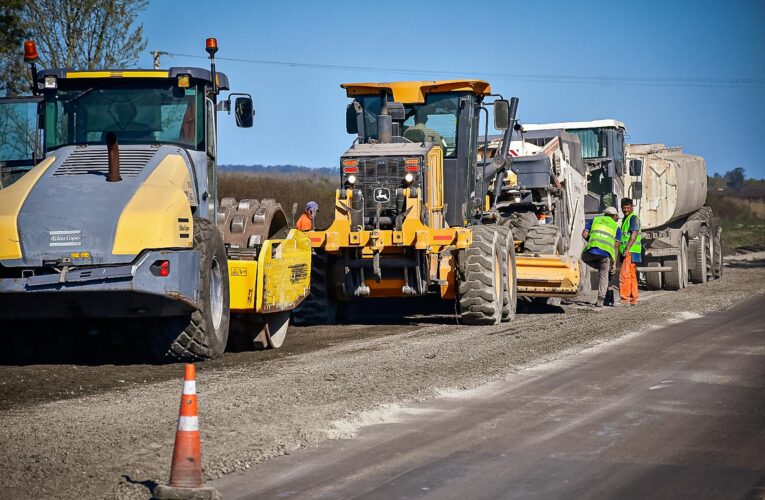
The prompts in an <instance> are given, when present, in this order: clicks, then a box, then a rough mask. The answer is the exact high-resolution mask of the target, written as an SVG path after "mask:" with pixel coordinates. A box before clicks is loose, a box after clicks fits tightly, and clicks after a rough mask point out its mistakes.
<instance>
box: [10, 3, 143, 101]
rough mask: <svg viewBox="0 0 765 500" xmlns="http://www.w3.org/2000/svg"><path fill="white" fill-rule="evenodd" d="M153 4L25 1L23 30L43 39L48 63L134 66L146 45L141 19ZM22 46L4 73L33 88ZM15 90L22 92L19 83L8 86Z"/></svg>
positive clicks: (43, 54) (44, 62) (42, 49)
mask: <svg viewBox="0 0 765 500" xmlns="http://www.w3.org/2000/svg"><path fill="white" fill-rule="evenodd" d="M4 1H8V2H11V3H12V2H15V1H16V0H4ZM147 4H148V0H35V1H34V2H22V7H21V11H20V21H21V25H20V29H21V32H22V33H23V34H24V35H25V36H27V37H29V38H31V39H33V40H35V42H36V43H37V47H38V53H39V55H40V66H42V67H62V68H74V69H81V70H86V69H109V68H123V67H130V66H133V65H135V64H136V62H137V61H138V57H139V55H140V54H141V52H143V51H144V50H145V49H146V43H147V41H146V39H145V38H144V34H143V24H141V23H136V18H137V17H138V14H139V13H140V12H141V11H142V10H144V9H145V8H146V6H147ZM9 5H10V3H9ZM14 12H15V11H14ZM0 19H2V18H1V17H0ZM17 47H18V49H17V51H18V52H17V53H16V54H15V59H13V56H14V55H10V56H11V61H13V60H15V61H16V64H13V65H12V64H7V65H6V66H5V67H7V68H8V70H5V67H3V66H0V70H3V71H4V73H3V74H4V75H6V72H5V71H12V74H11V73H7V78H3V79H4V80H8V81H12V82H17V81H24V82H26V85H24V86H21V87H22V88H23V87H26V88H29V83H31V82H29V76H28V75H27V74H26V73H25V69H24V68H23V66H21V65H19V64H18V61H20V60H21V53H20V51H21V47H20V45H17ZM0 57H1V56H0ZM3 59H4V58H3ZM0 64H2V63H0ZM11 91H18V86H7V87H6V92H7V93H8V94H11V93H14V92H11Z"/></svg>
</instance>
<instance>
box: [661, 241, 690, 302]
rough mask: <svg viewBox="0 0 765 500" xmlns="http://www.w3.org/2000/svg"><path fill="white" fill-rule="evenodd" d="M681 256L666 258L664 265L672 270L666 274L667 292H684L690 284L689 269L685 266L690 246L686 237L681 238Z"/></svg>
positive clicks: (664, 278)
mask: <svg viewBox="0 0 765 500" xmlns="http://www.w3.org/2000/svg"><path fill="white" fill-rule="evenodd" d="M680 241H681V244H680V254H679V255H675V256H672V257H665V258H664V265H665V266H669V267H671V268H672V270H671V271H667V272H665V273H664V277H663V280H662V281H663V282H664V289H665V290H672V291H677V290H682V289H683V288H685V286H686V285H687V283H688V278H687V276H688V269H687V268H686V266H685V262H686V254H687V253H688V244H687V243H686V242H685V237H682V238H680Z"/></svg>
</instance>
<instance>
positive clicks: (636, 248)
mask: <svg viewBox="0 0 765 500" xmlns="http://www.w3.org/2000/svg"><path fill="white" fill-rule="evenodd" d="M622 213H623V214H624V219H622V226H621V233H622V234H621V238H620V241H619V255H620V256H621V262H622V267H621V269H620V270H619V297H620V299H619V303H620V304H624V305H627V304H631V305H633V306H636V305H637V302H638V283H637V264H638V263H639V262H640V260H641V254H642V252H643V245H642V241H643V237H642V236H641V234H640V219H638V216H637V214H636V213H635V207H634V205H633V203H632V200H631V199H630V198H624V199H622Z"/></svg>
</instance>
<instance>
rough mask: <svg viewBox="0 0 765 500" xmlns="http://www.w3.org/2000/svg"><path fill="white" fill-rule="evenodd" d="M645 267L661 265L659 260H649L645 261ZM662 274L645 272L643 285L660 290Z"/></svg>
mask: <svg viewBox="0 0 765 500" xmlns="http://www.w3.org/2000/svg"><path fill="white" fill-rule="evenodd" d="M646 265H647V267H661V265H662V263H661V260H659V259H655V260H649V261H648V262H647V263H646ZM662 274H664V273H659V272H653V273H652V272H647V273H645V285H646V288H648V289H649V290H661V287H662Z"/></svg>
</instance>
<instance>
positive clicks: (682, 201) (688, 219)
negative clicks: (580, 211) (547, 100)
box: [524, 119, 722, 290]
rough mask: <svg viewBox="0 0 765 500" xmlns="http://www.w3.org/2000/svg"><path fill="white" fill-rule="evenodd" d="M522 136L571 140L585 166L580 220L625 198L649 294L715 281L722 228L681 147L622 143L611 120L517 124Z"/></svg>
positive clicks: (698, 163)
mask: <svg viewBox="0 0 765 500" xmlns="http://www.w3.org/2000/svg"><path fill="white" fill-rule="evenodd" d="M524 128H525V129H527V130H565V131H567V132H571V133H574V134H576V135H577V136H578V137H579V140H580V142H581V144H582V154H583V156H584V160H585V163H586V164H587V167H588V183H587V191H588V192H587V196H586V198H585V203H584V205H585V212H586V216H587V218H588V220H591V219H592V218H593V217H595V216H597V215H599V214H600V213H602V211H603V210H605V208H606V207H609V206H612V207H615V208H617V209H618V208H619V203H620V200H621V199H622V198H623V197H628V198H632V199H633V200H634V202H635V206H636V209H637V214H638V216H639V217H640V221H641V225H642V226H641V230H642V236H643V241H642V246H643V260H642V262H641V265H640V266H639V267H638V271H640V272H641V273H642V276H643V277H644V279H645V284H646V287H647V288H648V289H650V290H658V289H665V290H679V289H682V288H685V287H686V286H687V285H688V283H704V282H706V281H708V280H710V279H718V278H720V277H721V276H722V228H721V227H720V226H719V225H718V224H717V223H716V221H715V219H714V214H713V213H712V209H711V208H710V207H708V206H705V202H706V195H707V174H706V163H705V162H704V159H703V158H702V157H700V156H695V155H689V154H686V153H684V152H683V150H682V148H681V147H667V146H665V145H664V144H633V145H630V144H625V142H624V138H625V134H626V127H625V125H624V123H623V122H621V121H618V120H614V119H605V120H594V121H590V122H564V123H550V124H536V125H528V124H526V125H524Z"/></svg>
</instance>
